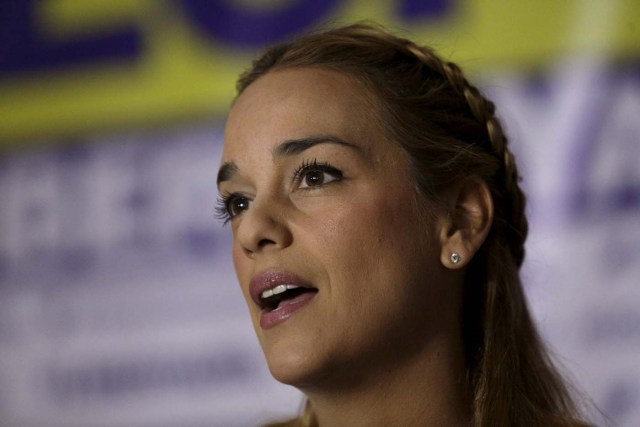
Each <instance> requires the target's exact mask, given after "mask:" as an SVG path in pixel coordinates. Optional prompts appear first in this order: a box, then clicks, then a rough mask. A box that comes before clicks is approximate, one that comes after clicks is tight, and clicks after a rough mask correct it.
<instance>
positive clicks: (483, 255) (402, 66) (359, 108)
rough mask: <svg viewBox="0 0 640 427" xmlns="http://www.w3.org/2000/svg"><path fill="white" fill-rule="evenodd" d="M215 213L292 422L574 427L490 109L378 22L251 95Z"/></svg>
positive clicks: (512, 175) (231, 124)
mask: <svg viewBox="0 0 640 427" xmlns="http://www.w3.org/2000/svg"><path fill="white" fill-rule="evenodd" d="M238 93H239V95H238V98H237V99H236V101H235V103H234V105H233V108H232V110H231V112H230V115H229V119H228V122H227V128H226V134H225V148H224V153H223V160H222V167H221V169H220V172H219V175H218V185H219V191H220V194H221V202H220V206H219V210H220V214H221V215H222V217H223V218H225V220H226V221H229V222H230V224H231V227H232V229H233V237H234V249H233V259H234V265H235V268H236V272H237V275H238V279H239V282H240V285H241V288H242V291H243V293H244V296H245V298H246V299H247V303H248V305H249V309H250V312H251V316H252V320H253V323H254V326H255V329H256V333H257V335H258V338H259V340H260V343H261V345H262V348H263V350H264V353H265V356H266V359H267V362H268V365H269V369H270V371H271V373H272V374H273V376H274V377H275V378H276V379H277V380H279V381H281V382H283V383H286V384H290V385H293V386H295V387H297V388H298V389H300V390H301V391H302V392H303V393H304V394H305V395H306V396H307V398H308V400H307V404H306V407H305V410H304V414H302V415H301V417H300V418H298V419H295V420H292V421H290V422H289V423H286V424H282V425H291V426H311V425H319V426H322V427H324V426H359V425H362V426H377V425H384V426H422V425H424V426H432V425H433V426H449V425H451V426H453V425H476V426H518V425H522V426H538V425H539V426H550V425H580V424H579V423H578V422H577V421H575V420H576V419H577V415H576V411H575V408H574V405H573V403H572V400H571V398H570V397H569V394H568V392H567V389H566V387H565V386H564V385H563V382H562V380H561V378H560V376H559V375H558V374H557V372H556V371H555V370H554V368H553V366H552V364H551V362H550V361H549V358H548V356H547V353H546V352H545V350H544V348H543V345H542V343H541V341H540V338H539V337H538V334H537V332H536V330H535V328H534V325H533V323H532V320H531V317H530V315H529V312H528V310H527V305H526V302H525V297H524V294H523V291H522V286H521V283H520V279H519V273H518V271H519V268H520V265H521V264H522V261H523V257H524V240H525V237H526V234H527V220H526V218H525V213H524V205H525V198H524V195H523V193H522V191H521V189H520V187H519V186H518V181H519V176H518V170H517V168H516V164H515V161H514V158H513V155H512V153H511V152H510V151H509V148H508V145H507V140H506V138H505V136H504V134H503V132H502V127H501V125H500V122H499V121H498V119H497V118H496V116H495V113H494V105H493V104H492V103H491V102H490V101H489V100H487V99H486V98H484V96H483V95H482V94H481V93H480V92H479V91H478V89H476V88H475V87H474V86H473V85H471V84H470V83H469V82H468V81H467V80H466V79H465V77H464V76H463V74H462V72H461V71H460V69H459V68H458V67H457V66H456V65H455V64H453V63H450V62H445V61H443V60H441V59H440V58H439V57H437V56H436V55H435V54H434V52H433V51H431V50H430V49H428V48H424V47H420V46H417V45H416V44H414V43H413V42H411V41H409V40H406V39H402V38H398V37H396V36H394V35H392V34H389V33H388V32H386V31H385V30H383V29H380V28H378V27H375V26H369V25H363V24H358V25H352V26H348V27H344V28H339V29H334V30H329V31H325V32H322V33H318V34H312V35H307V36H304V37H301V38H299V39H298V40H296V41H293V42H292V43H285V44H282V45H279V46H276V47H274V48H272V49H270V50H268V51H267V52H266V53H265V54H264V55H263V56H262V57H261V58H259V59H258V60H257V61H255V62H254V64H253V67H252V68H251V69H250V70H249V71H247V72H246V73H245V74H244V75H243V76H241V78H240V80H239V82H238Z"/></svg>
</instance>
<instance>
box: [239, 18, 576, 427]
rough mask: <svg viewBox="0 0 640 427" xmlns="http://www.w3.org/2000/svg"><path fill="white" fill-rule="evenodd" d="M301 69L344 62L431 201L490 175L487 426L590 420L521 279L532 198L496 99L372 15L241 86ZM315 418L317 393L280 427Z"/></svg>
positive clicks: (477, 339) (469, 291) (480, 376)
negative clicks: (582, 414) (535, 318)
mask: <svg viewBox="0 0 640 427" xmlns="http://www.w3.org/2000/svg"><path fill="white" fill-rule="evenodd" d="M294 67H324V68H328V69H332V70H335V71H338V72H341V73H346V74H348V75H350V76H352V77H354V78H356V79H357V80H359V81H360V82H362V83H363V84H364V85H365V87H366V88H367V89H368V90H369V91H370V92H371V94H373V98H374V99H375V103H376V107H377V111H378V117H379V120H380V124H381V126H382V128H383V129H384V131H385V132H386V134H387V136H388V138H389V140H391V141H394V142H395V143H397V144H399V145H400V146H401V147H402V148H403V149H404V151H405V152H406V153H407V154H408V157H409V159H410V161H411V166H412V168H413V174H414V177H415V180H416V187H417V188H418V190H419V194H420V196H421V198H422V199H423V200H424V202H425V204H426V205H429V204H430V203H431V204H433V203H437V201H438V197H439V195H441V194H443V192H444V191H446V190H447V189H448V188H449V187H450V186H451V185H453V184H455V183H459V182H462V181H464V180H468V179H479V180H482V181H483V182H485V183H486V185H487V187H488V188H489V190H490V192H491V196H492V198H493V203H494V220H493V224H492V226H491V229H490V231H489V234H488V236H487V238H486V240H485V242H484V243H483V245H482V247H481V248H480V250H479V251H478V253H476V255H475V256H474V258H473V260H471V262H470V264H469V266H468V269H467V273H466V277H465V290H464V301H463V339H464V345H465V353H466V361H467V379H468V385H469V387H470V390H472V395H473V415H474V423H475V425H476V426H482V427H484V426H507V425H508V426H533V425H536V426H537V425H541V426H542V425H545V426H551V425H581V424H580V423H579V422H577V421H575V420H576V419H577V418H578V415H577V411H576V408H575V405H574V403H573V401H572V399H571V397H570V394H569V392H568V390H567V387H566V386H565V383H564V381H563V380H562V378H561V377H560V375H559V374H558V372H557V371H556V370H555V368H554V366H553V364H552V362H551V361H550V359H549V356H548V354H547V352H546V350H545V348H544V345H543V343H542V341H541V339H540V337H539V335H538V333H537V331H536V329H535V326H534V324H533V322H532V319H531V316H530V314H529V310H528V308H527V304H526V299H525V295H524V292H523V289H522V284H521V281H520V277H519V269H520V266H521V265H522V262H523V260H524V254H525V251H524V243H525V239H526V236H527V231H528V224H527V219H526V215H525V196H524V194H523V192H522V190H521V188H520V186H519V181H520V176H519V173H518V169H517V166H516V162H515V159H514V156H513V154H512V152H511V150H510V149H509V144H508V140H507V138H506V136H505V133H504V131H503V128H502V125H501V123H500V121H499V120H498V118H497V116H496V111H495V105H494V104H493V103H492V102H491V101H490V100H488V99H487V98H486V97H485V96H484V95H483V94H482V93H481V91H480V90H479V89H478V88H477V87H475V86H473V85H472V84H471V83H469V81H468V80H467V79H466V78H465V76H464V74H463V72H462V71H461V69H460V68H459V67H458V66H457V65H456V64H454V63H452V62H448V61H445V60H443V59H442V58H440V57H439V56H438V55H437V54H436V53H435V52H434V51H433V50H432V49H430V48H428V47H423V46H419V45H417V44H415V43H414V42H412V41H410V40H408V39H405V38H401V37H397V36H395V35H393V34H391V33H390V32H388V31H387V30H385V29H383V28H381V27H379V26H375V25H370V24H354V25H350V26H346V27H342V28H337V29H332V30H328V31H324V32H320V33H314V34H309V35H305V36H302V37H300V38H298V39H297V40H294V41H293V42H288V43H283V44H280V45H277V46H274V47H272V48H270V49H269V50H267V51H266V52H265V53H264V54H263V55H262V56H261V57H260V58H258V59H257V60H256V61H254V63H253V65H252V67H251V68H250V69H249V70H247V71H246V72H245V73H244V74H243V75H242V76H241V77H240V79H239V80H238V84H237V89H238V94H241V93H242V92H243V91H244V90H245V89H246V88H247V87H248V86H249V85H250V84H251V83H253V82H254V81H255V80H257V79H258V78H260V76H262V75H264V74H266V73H267V72H269V71H270V70H274V69H279V68H294ZM315 424H316V421H315V417H314V415H313V408H312V406H311V405H310V403H309V402H307V405H306V408H305V411H304V413H303V415H302V416H301V417H300V418H297V419H296V420H293V421H291V422H289V423H285V424H279V425H290V426H312V425H315Z"/></svg>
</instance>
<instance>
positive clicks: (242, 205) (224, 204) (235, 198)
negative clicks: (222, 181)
mask: <svg viewBox="0 0 640 427" xmlns="http://www.w3.org/2000/svg"><path fill="white" fill-rule="evenodd" d="M250 204H251V199H249V198H248V197H246V196H243V195H242V194H238V193H233V194H229V195H224V196H220V197H219V198H218V201H217V203H216V217H218V218H219V219H221V220H222V221H223V224H226V223H227V222H229V221H231V220H232V219H233V218H235V217H236V216H238V215H240V214H241V213H242V212H244V211H246V210H247V209H249V205H250Z"/></svg>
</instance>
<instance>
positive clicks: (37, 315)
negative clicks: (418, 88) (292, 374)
mask: <svg viewBox="0 0 640 427" xmlns="http://www.w3.org/2000/svg"><path fill="white" fill-rule="evenodd" d="M363 19H370V20H375V21H378V22H381V23H383V24H385V25H387V26H389V27H390V28H391V29H393V30H395V31H397V32H399V33H400V34H403V35H406V36H409V37H412V38H415V39H417V40H419V41H420V42H422V43H424V44H429V45H431V46H433V47H435V48H436V49H437V50H438V51H439V52H440V53H441V54H442V55H443V56H444V57H446V58H449V59H452V60H454V61H456V62H458V63H459V64H460V65H461V66H462V67H463V68H464V69H465V70H466V71H467V73H468V74H469V75H470V76H471V78H472V79H473V80H474V81H476V82H477V83H479V84H480V86H481V87H482V88H483V89H484V90H485V91H486V92H487V93H488V94H489V95H490V96H491V97H492V98H493V99H494V100H495V101H496V103H497V104H498V108H499V115H500V116H501V117H502V118H503V120H504V122H505V124H506V127H507V129H508V132H509V134H510V137H511V140H512V145H513V147H514V151H515V152H516V154H517V157H518V160H519V161H520V163H521V165H522V166H521V168H522V172H523V175H524V176H525V180H524V182H523V185H524V187H525V188H526V190H527V192H528V195H529V200H530V205H529V215H530V219H531V223H532V231H531V237H530V240H529V242H528V258H527V261H526V265H525V267H524V270H523V276H524V280H525V283H526V290H527V293H528V295H529V298H530V302H531V306H532V310H533V312H534V314H535V316H536V319H537V321H538V322H539V325H540V328H541V331H542V333H543V335H544V337H545V338H546V340H547V341H548V342H549V345H550V346H551V348H552V349H553V354H554V356H555V358H556V359H557V360H558V361H559V363H560V364H561V366H562V367H563V370H564V372H565V373H566V374H567V375H568V376H569V377H570V378H572V379H573V381H574V383H575V384H576V386H577V387H578V388H579V389H580V390H582V391H583V392H584V394H585V395H587V396H589V397H590V398H591V399H592V400H593V402H594V403H595V405H596V406H597V407H598V408H599V410H600V411H601V412H602V414H603V415H597V414H594V417H595V418H594V421H596V422H597V423H599V424H603V423H604V422H605V419H604V417H605V416H606V417H608V419H609V421H610V422H611V423H612V424H613V425H620V426H638V425H640V286H639V283H638V282H639V279H640V262H639V259H640V2H638V1H636V0H607V1H604V0H603V1H580V0H564V1H557V0H523V1H518V2H515V1H511V2H507V1H500V0H379V1H376V0H326V1H312V0H274V1H268V0H236V1H233V0H227V1H224V0H212V1H204V0H133V1H132V0H111V1H108V2H106V1H101V0H83V1H77V0H40V1H38V0H0V426H2V427H18V426H19V427H23V426H24V427H40V426H47V427H48V426H53V427H58V426H60V427H62V426H65V427H80V426H82V427H92V426H96V427H97V426H101V427H125V426H126V427H152V426H154V427H155V426H167V427H169V426H185V427H195V426H205V425H206V426H226V427H233V426H252V425H257V424H259V422H261V421H266V420H273V419H278V418H279V417H282V416H286V415H292V414H294V413H295V412H296V410H297V409H298V407H299V405H300V402H301V396H300V394H299V393H298V392H297V391H296V390H294V389H292V388H290V387H287V386H284V385H281V384H278V383H277V382H275V381H274V380H273V379H271V377H270V376H269V374H268V372H267V370H266V367H265V362H264V360H263V357H262V354H261V352H260V350H259V347H258V345H257V343H256V340H255V338H254V334H253V330H252V328H251V325H250V322H249V319H248V315H247V309H246V308H245V305H244V301H243V300H242V297H241V295H240V292H239V290H238V289H237V284H236V279H235V275H234V273H233V270H232V265H231V257H230V250H229V249H230V235H229V233H230V232H229V230H228V229H223V228H222V226H221V225H220V224H218V223H217V221H216V220H215V219H214V215H213V206H214V203H215V198H216V186H215V178H216V173H217V168H218V165H219V157H220V152H221V146H222V142H223V127H224V120H225V116H226V113H227V110H228V108H229V105H230V102H231V100H232V98H233V96H234V84H235V79H236V76H237V75H238V73H240V72H241V71H242V70H243V69H245V68H246V67H248V65H249V64H250V61H251V59H252V58H253V57H254V56H255V55H256V54H257V53H258V52H259V51H260V50H261V49H262V48H263V47H264V46H265V45H268V44H271V43H274V42H278V41H280V40H284V39H287V38H289V37H292V36H295V35H296V34H299V33H302V32H305V31H309V30H312V29H315V28H317V27H321V26H327V25H339V24H347V23H351V22H354V21H357V20H363Z"/></svg>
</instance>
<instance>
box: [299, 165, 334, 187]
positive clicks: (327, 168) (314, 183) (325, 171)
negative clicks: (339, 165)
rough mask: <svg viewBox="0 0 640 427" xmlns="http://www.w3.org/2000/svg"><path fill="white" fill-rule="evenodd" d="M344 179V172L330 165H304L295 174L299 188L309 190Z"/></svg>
mask: <svg viewBox="0 0 640 427" xmlns="http://www.w3.org/2000/svg"><path fill="white" fill-rule="evenodd" d="M341 178H342V172H340V171H339V170H338V169H336V168H334V167H333V166H331V165H329V164H328V163H318V162H317V161H315V160H314V161H313V162H311V163H308V162H306V163H304V164H303V165H302V166H301V167H300V168H299V169H298V170H297V171H296V173H295V179H296V181H297V182H298V188H300V189H304V190H308V189H313V188H319V187H322V186H323V185H326V184H329V183H331V182H333V181H338V180H340V179H341Z"/></svg>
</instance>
